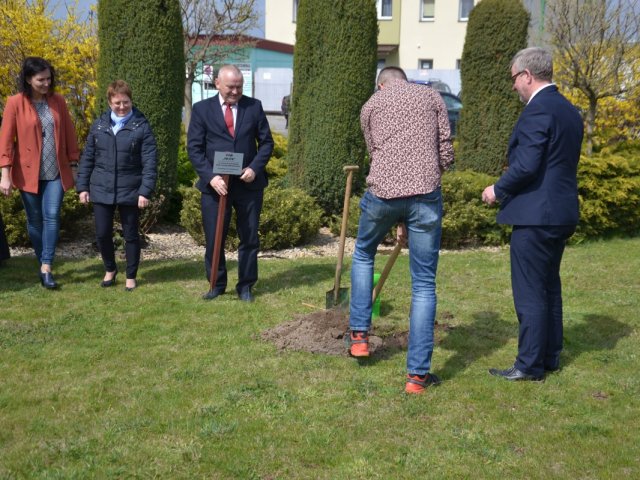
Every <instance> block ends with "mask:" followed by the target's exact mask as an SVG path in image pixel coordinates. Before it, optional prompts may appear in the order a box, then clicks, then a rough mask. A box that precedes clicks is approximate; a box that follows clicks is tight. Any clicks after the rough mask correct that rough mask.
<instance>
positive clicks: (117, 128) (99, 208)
mask: <svg viewBox="0 0 640 480" xmlns="http://www.w3.org/2000/svg"><path fill="white" fill-rule="evenodd" d="M107 99H108V100H109V107H110V110H108V111H107V112H105V113H104V114H102V116H100V118H98V119H97V120H96V121H95V122H94V123H93V125H92V126H91V131H90V132H89V137H88V138H87V143H86V145H85V148H84V152H83V153H82V158H81V159H80V166H79V169H78V178H77V181H76V190H77V191H78V195H79V197H80V202H81V203H89V202H92V203H93V213H94V217H95V225H96V237H97V240H98V248H99V249H100V254H101V255H102V260H103V262H104V267H105V275H104V279H103V280H102V283H101V285H102V286H103V287H111V286H113V285H114V284H115V282H116V274H117V273H118V268H117V265H116V260H115V252H114V246H113V238H112V237H113V216H114V214H115V211H116V208H117V209H118V210H119V211H120V220H121V223H122V230H123V234H124V240H125V242H126V246H125V253H126V258H127V279H126V284H125V290H127V291H132V290H133V289H134V288H136V286H137V284H136V275H137V273H138V265H139V263H140V236H139V233H138V228H139V213H140V210H139V209H140V208H145V207H147V206H148V205H149V198H150V197H151V194H152V193H153V191H154V189H155V185H156V177H157V161H156V140H155V138H154V136H153V132H152V131H151V126H150V125H149V122H148V121H147V119H146V118H145V116H144V115H143V114H142V112H140V111H139V110H138V109H137V108H135V107H133V103H132V95H131V88H130V87H129V85H128V84H127V83H126V82H124V81H122V80H116V81H115V82H113V83H111V84H110V85H109V88H108V89H107Z"/></svg>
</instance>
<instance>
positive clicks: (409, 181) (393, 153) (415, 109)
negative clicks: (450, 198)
mask: <svg viewBox="0 0 640 480" xmlns="http://www.w3.org/2000/svg"><path fill="white" fill-rule="evenodd" d="M360 124H361V126H362V132H363V133H364V138H365V141H366V142H367V148H368V149H369V155H370V158H371V167H370V170H369V176H368V177H367V185H368V186H369V191H370V192H371V193H373V194H374V195H375V196H377V197H380V198H399V197H410V196H413V195H421V194H425V193H430V192H433V191H434V190H436V189H437V188H438V187H439V186H440V178H441V173H442V171H443V170H446V169H448V168H449V167H450V166H451V165H453V146H452V144H451V132H450V129H449V117H448V116H447V107H446V105H445V103H444V100H442V97H441V96H440V94H439V93H438V92H437V91H435V90H434V89H432V88H431V87H427V86H425V85H417V84H414V83H409V82H407V81H404V80H396V79H393V80H390V81H388V82H386V83H385V85H384V87H383V88H382V89H380V90H379V91H377V92H376V93H374V94H373V95H372V96H371V98H369V100H368V101H367V103H365V104H364V106H363V107H362V111H361V112H360Z"/></svg>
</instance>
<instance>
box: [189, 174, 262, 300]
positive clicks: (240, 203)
mask: <svg viewBox="0 0 640 480" xmlns="http://www.w3.org/2000/svg"><path fill="white" fill-rule="evenodd" d="M212 191H213V190H212ZM227 195H228V198H227V209H226V213H225V219H224V231H223V234H222V248H221V251H220V263H219V266H218V274H217V277H216V282H215V288H217V289H219V290H223V291H224V290H225V289H226V288H227V265H226V259H225V255H224V242H225V239H226V238H227V233H228V231H229V222H230V220H231V208H232V207H233V208H234V209H235V211H236V229H237V231H238V237H239V238H240V246H239V247H238V283H237V284H236V292H238V293H240V292H242V291H243V290H246V289H250V288H251V287H253V285H255V283H256V282H257V281H258V250H259V248H260V238H259V236H258V224H259V221H260V212H261V211H262V201H263V197H264V190H248V189H246V188H242V186H241V185H237V184H236V185H234V184H233V183H232V185H231V188H230V189H229V193H228V194H227ZM218 201H219V195H218V194H217V193H215V192H213V193H203V194H202V197H201V209H202V224H203V227H204V234H205V242H206V251H205V256H204V268H205V272H206V275H207V280H209V281H211V260H212V258H213V241H214V239H215V234H216V222H217V219H218Z"/></svg>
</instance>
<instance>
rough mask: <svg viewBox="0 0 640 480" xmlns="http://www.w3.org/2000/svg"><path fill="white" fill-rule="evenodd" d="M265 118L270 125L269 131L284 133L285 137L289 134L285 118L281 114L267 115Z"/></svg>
mask: <svg viewBox="0 0 640 480" xmlns="http://www.w3.org/2000/svg"><path fill="white" fill-rule="evenodd" d="M267 120H269V126H270V127H271V131H272V132H273V133H279V134H280V135H284V136H285V137H288V136H289V130H288V129H287V128H285V126H284V125H285V120H284V116H283V115H273V114H269V115H267Z"/></svg>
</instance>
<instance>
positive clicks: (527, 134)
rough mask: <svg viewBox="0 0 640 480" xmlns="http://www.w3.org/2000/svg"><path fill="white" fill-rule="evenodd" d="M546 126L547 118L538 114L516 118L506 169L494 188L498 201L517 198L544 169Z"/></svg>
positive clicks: (540, 113)
mask: <svg viewBox="0 0 640 480" xmlns="http://www.w3.org/2000/svg"><path fill="white" fill-rule="evenodd" d="M550 125H551V117H550V115H549V114H548V113H545V112H543V111H541V110H534V111H532V112H527V114H526V115H523V116H522V117H521V118H520V120H519V121H518V124H517V125H516V130H515V132H514V135H513V137H512V139H511V141H510V145H509V168H508V169H507V171H506V172H505V173H504V174H503V175H502V176H501V177H500V179H499V180H498V181H497V182H496V184H495V186H494V191H495V194H496V196H497V197H498V198H499V199H503V198H505V197H507V196H511V195H515V194H517V193H518V192H520V191H522V190H523V189H524V188H526V187H527V186H529V185H530V184H531V183H532V182H534V181H535V180H536V179H538V177H539V175H540V172H541V171H542V170H543V169H544V168H545V165H544V159H545V157H546V151H547V148H548V145H549V135H550Z"/></svg>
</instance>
